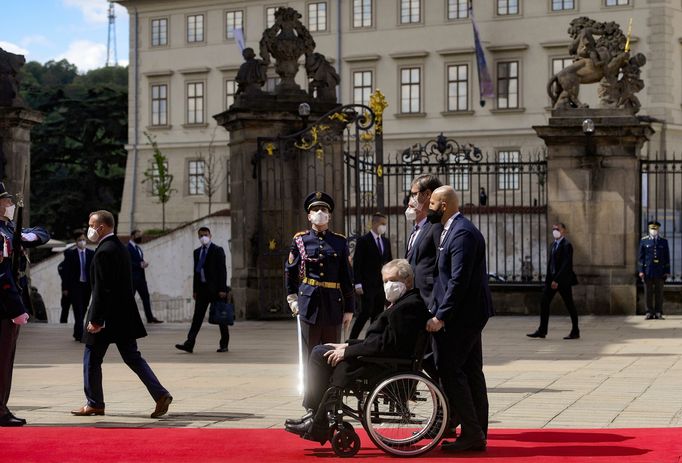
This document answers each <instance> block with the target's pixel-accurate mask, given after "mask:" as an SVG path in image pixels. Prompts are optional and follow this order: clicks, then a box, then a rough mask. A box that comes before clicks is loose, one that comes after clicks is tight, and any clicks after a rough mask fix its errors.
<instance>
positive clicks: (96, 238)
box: [88, 227, 99, 243]
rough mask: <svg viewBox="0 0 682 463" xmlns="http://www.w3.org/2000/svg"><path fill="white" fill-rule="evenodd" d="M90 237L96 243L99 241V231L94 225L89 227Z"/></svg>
mask: <svg viewBox="0 0 682 463" xmlns="http://www.w3.org/2000/svg"><path fill="white" fill-rule="evenodd" d="M88 239H89V240H90V241H92V242H93V243H96V242H98V241H99V233H98V232H97V230H96V229H94V228H92V227H88Z"/></svg>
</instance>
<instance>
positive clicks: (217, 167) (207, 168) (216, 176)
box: [199, 127, 227, 214]
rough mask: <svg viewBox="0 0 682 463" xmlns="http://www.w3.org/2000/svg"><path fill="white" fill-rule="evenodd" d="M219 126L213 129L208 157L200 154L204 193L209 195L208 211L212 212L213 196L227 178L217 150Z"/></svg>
mask: <svg viewBox="0 0 682 463" xmlns="http://www.w3.org/2000/svg"><path fill="white" fill-rule="evenodd" d="M217 128H218V127H215V128H214V129H213V133H212V134H211V141H210V142H209V144H208V157H207V158H204V155H203V153H200V154H199V159H200V160H202V161H203V163H204V193H205V194H206V196H208V213H209V214H210V213H211V207H212V205H213V196H215V194H216V193H217V192H218V189H219V188H220V187H221V186H222V184H223V183H225V181H226V180H227V175H225V166H224V165H223V162H222V159H221V158H220V157H219V156H217V155H216V152H215V132H216V129H217Z"/></svg>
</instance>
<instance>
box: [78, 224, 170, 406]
mask: <svg viewBox="0 0 682 463" xmlns="http://www.w3.org/2000/svg"><path fill="white" fill-rule="evenodd" d="M88 226H89V228H88V234H87V236H88V239H89V240H90V241H92V242H93V243H98V245H97V250H96V251H95V255H94V257H93V259H92V265H91V267H90V281H91V282H92V301H91V303H90V308H89V309H88V314H87V316H86V323H87V327H86V333H85V334H84V335H83V341H84V342H85V353H84V354H83V380H84V383H85V387H84V389H85V397H86V398H87V403H86V404H85V405H83V406H82V407H80V408H78V409H76V410H72V411H71V413H72V414H73V415H76V416H93V415H104V392H103V390H102V361H103V360H104V355H105V354H106V352H107V349H108V348H109V345H110V344H116V347H117V348H118V351H119V353H120V354H121V357H122V358H123V361H124V362H125V363H126V365H128V367H129V368H130V369H131V370H133V371H134V372H135V374H137V376H138V377H139V378H140V380H142V382H143V383H144V385H145V386H146V387H147V390H148V391H149V393H150V394H151V396H152V397H153V398H154V401H155V402H156V408H155V409H154V412H152V414H151V417H152V418H157V417H159V416H162V415H164V414H165V413H166V412H167V411H168V406H169V405H170V403H171V402H172V401H173V397H171V395H170V394H169V393H168V391H167V390H166V389H165V388H164V387H163V386H162V385H161V383H160V382H159V380H158V379H157V378H156V375H155V374H154V372H153V371H152V369H151V368H150V366H149V364H147V362H146V361H145V359H144V358H142V355H141V354H140V351H139V350H138V348H137V339H139V338H142V337H144V336H146V335H147V332H146V331H145V329H144V325H143V324H142V319H141V318H140V313H139V312H138V309H137V304H136V303H135V296H134V295H133V281H132V277H131V274H130V257H129V255H128V251H126V248H125V246H124V245H123V243H121V241H120V240H119V239H118V237H117V236H116V235H115V234H114V216H113V215H112V214H111V212H109V211H96V212H93V213H91V214H90V219H89V221H88Z"/></svg>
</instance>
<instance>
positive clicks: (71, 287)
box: [61, 230, 95, 342]
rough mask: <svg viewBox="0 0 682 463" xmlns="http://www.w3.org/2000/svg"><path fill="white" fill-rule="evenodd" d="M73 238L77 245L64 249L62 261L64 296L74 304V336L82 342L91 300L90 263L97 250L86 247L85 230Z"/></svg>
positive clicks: (79, 231) (78, 232) (76, 233)
mask: <svg viewBox="0 0 682 463" xmlns="http://www.w3.org/2000/svg"><path fill="white" fill-rule="evenodd" d="M73 238H74V240H75V242H76V246H74V247H72V248H70V249H67V250H66V251H64V260H63V261H62V263H61V266H62V273H61V275H62V296H63V297H67V298H68V299H69V301H70V302H71V304H72V305H73V319H74V324H73V338H74V339H75V340H76V341H79V342H80V341H81V339H82V338H83V317H85V311H86V310H87V307H88V303H89V302H90V290H91V288H90V284H91V282H90V264H91V263H92V257H93V256H94V255H95V252H94V251H93V250H92V249H88V248H86V244H87V242H86V241H85V232H83V230H76V231H75V232H74V233H73ZM67 316H68V308H67Z"/></svg>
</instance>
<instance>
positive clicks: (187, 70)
mask: <svg viewBox="0 0 682 463" xmlns="http://www.w3.org/2000/svg"><path fill="white" fill-rule="evenodd" d="M210 71H211V68H210V67H208V66H201V67H196V68H185V69H180V70H178V72H179V73H180V74H182V75H187V74H208V73H209V72H210Z"/></svg>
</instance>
